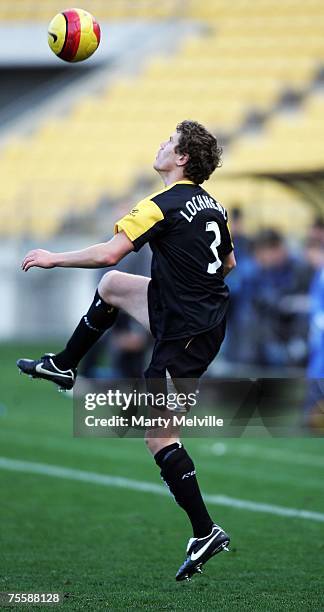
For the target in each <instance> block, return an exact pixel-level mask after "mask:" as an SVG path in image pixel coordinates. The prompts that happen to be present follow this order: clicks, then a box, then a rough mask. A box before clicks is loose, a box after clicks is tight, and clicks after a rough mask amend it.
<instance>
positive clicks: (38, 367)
mask: <svg viewBox="0 0 324 612" xmlns="http://www.w3.org/2000/svg"><path fill="white" fill-rule="evenodd" d="M53 356H54V353H46V354H45V355H43V357H41V358H40V359H36V360H33V359H18V361H17V366H18V368H19V370H20V372H21V373H23V374H27V375H28V376H29V377H30V378H43V379H44V380H51V381H52V382H53V383H55V384H56V385H58V386H59V389H63V390H64V391H67V390H69V389H72V387H73V385H74V383H75V379H76V375H77V371H76V368H73V369H71V370H59V368H57V367H56V365H55V364H54V362H53V359H52V357H53Z"/></svg>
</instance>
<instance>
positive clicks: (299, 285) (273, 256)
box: [251, 228, 312, 366]
mask: <svg viewBox="0 0 324 612" xmlns="http://www.w3.org/2000/svg"><path fill="white" fill-rule="evenodd" d="M254 254H255V259H256V263H257V266H256V268H255V271H254V273H253V275H252V278H251V282H252V286H251V291H252V292H253V293H252V310H253V314H252V318H251V331H252V336H253V346H254V350H255V354H254V362H255V363H257V364H259V365H264V366H303V365H305V364H306V358H307V332H308V314H307V311H308V299H307V295H308V291H309V285H310V282H311V278H312V269H311V267H310V266H309V265H308V264H307V263H305V262H304V261H299V260H298V259H296V258H295V257H293V256H292V255H291V254H290V253H289V251H288V249H287V246H286V243H285V241H284V239H283V237H282V235H281V234H280V233H279V232H278V231H276V230H275V229H272V228H269V229H266V230H263V231H261V232H260V233H259V234H258V235H257V236H256V238H255V241H254Z"/></svg>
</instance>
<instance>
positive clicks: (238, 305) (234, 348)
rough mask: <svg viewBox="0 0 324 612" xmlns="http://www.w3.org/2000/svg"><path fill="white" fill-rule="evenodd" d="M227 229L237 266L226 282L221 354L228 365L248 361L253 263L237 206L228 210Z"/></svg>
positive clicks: (240, 212)
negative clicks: (228, 292) (228, 301)
mask: <svg viewBox="0 0 324 612" xmlns="http://www.w3.org/2000/svg"><path fill="white" fill-rule="evenodd" d="M229 227H230V231H231V236H232V240H233V243H234V252H235V258H236V261H237V267H236V268H235V270H233V271H232V272H231V274H230V275H229V276H228V278H227V279H226V282H227V284H228V286H229V288H230V304H229V310H228V314H227V332H226V337H225V342H224V346H223V349H222V354H223V355H224V357H225V358H226V359H227V360H228V361H231V362H249V361H250V360H251V355H252V353H251V350H252V348H251V343H250V342H249V338H250V336H249V328H250V325H251V299H250V298H251V295H250V282H249V279H250V277H251V274H252V271H253V269H254V267H255V263H254V260H253V257H252V242H251V240H250V238H249V237H248V236H247V234H246V231H245V228H244V215H243V211H242V209H241V208H239V207H234V208H232V209H231V212H230V217H229Z"/></svg>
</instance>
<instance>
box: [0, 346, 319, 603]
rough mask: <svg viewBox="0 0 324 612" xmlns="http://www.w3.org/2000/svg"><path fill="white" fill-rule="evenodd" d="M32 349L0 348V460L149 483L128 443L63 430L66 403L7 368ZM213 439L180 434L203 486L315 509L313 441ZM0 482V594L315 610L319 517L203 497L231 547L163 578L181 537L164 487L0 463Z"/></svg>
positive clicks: (149, 467)
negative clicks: (187, 577)
mask: <svg viewBox="0 0 324 612" xmlns="http://www.w3.org/2000/svg"><path fill="white" fill-rule="evenodd" d="M42 349H43V350H44V349H48V347H39V346H38V347H37V346H34V347H30V346H29V347H28V346H18V345H17V346H12V345H6V346H2V347H1V348H0V363H1V397H0V403H1V406H0V443H1V451H0V455H1V456H2V457H6V458H10V459H19V460H22V461H32V462H38V463H42V464H44V463H45V464H50V465H56V466H57V465H58V466H63V467H69V468H74V469H79V470H86V471H91V472H97V473H100V474H110V475H113V476H123V477H127V478H130V479H134V480H142V481H148V482H153V483H156V484H160V477H159V473H158V471H157V469H156V466H155V464H154V462H153V461H152V459H151V458H150V456H149V454H148V452H147V451H146V449H145V448H144V445H143V442H142V441H141V440H119V439H91V440H90V439H74V438H73V437H72V406H71V400H70V399H68V398H66V397H65V396H64V395H63V394H59V393H57V391H56V389H55V387H54V386H51V385H50V384H48V383H46V382H43V381H30V380H29V379H28V378H26V377H23V376H21V377H19V376H18V371H17V370H16V367H15V360H16V358H17V357H20V356H29V355H31V356H35V357H36V356H37V355H38V354H40V351H41V350H42ZM54 349H55V347H54ZM218 443H219V440H218ZM212 444H213V441H212V440H211V439H205V440H202V439H199V440H198V439H188V440H187V441H186V447H187V448H188V450H189V451H190V452H191V454H192V456H193V458H194V460H195V463H196V467H197V471H198V475H199V479H200V483H201V487H202V489H203V491H204V492H206V493H211V494H223V495H228V496H230V497H235V498H239V499H243V500H252V501H255V502H263V503H269V504H275V505H278V506H284V507H290V508H297V509H304V510H313V511H316V512H320V513H323V512H324V486H323V484H324V478H323V467H324V459H323V440H321V439H306V438H304V439H289V440H284V439H270V438H264V439H259V440H258V439H247V438H241V439H238V440H225V441H224V447H223V448H222V447H221V446H220V447H219V446H218V448H220V449H221V453H220V454H214V453H212V452H211V446H212ZM276 451H278V453H276ZM294 458H296V461H295V460H294ZM0 486H1V506H0V507H1V510H0V512H1V546H0V551H1V552H0V556H1V576H0V583H1V584H0V591H11V592H12V591H15V592H32V591H35V592H40V591H43V592H50V591H60V592H64V593H66V594H67V597H66V600H65V603H64V605H63V606H62V608H64V609H66V610H168V611H170V612H171V611H173V610H205V611H209V610H237V611H240V612H241V611H242V610H262V611H267V612H268V611H272V610H278V611H282V610H289V611H293V610H296V611H297V610H309V611H310V610H311V611H312V612H315V611H318V610H324V597H323V596H324V586H323V584H324V583H323V577H324V576H323V574H324V569H323V568H324V565H323V559H324V523H323V522H316V521H312V520H305V519H301V518H287V517H283V516H275V515H273V514H266V513H260V512H251V511H249V510H246V509H239V508H234V507H233V508H230V507H224V506H216V505H214V506H210V510H211V513H212V515H213V517H214V519H215V521H216V522H219V523H220V524H221V525H222V526H224V528H225V529H226V530H227V531H228V532H229V533H230V534H231V537H232V544H231V551H230V553H222V554H221V555H218V556H216V557H215V558H214V559H212V560H211V561H210V562H209V563H208V564H207V565H206V567H205V571H204V574H203V575H202V576H196V577H195V578H194V579H193V580H192V581H191V582H190V583H176V582H175V579H174V576H175V573H176V571H177V569H178V567H179V565H180V564H181V563H182V562H183V560H184V548H185V545H186V542H187V539H188V538H189V537H190V536H191V532H190V529H189V525H188V522H187V519H186V516H185V515H184V513H183V512H182V510H181V509H180V508H179V507H178V506H177V505H176V504H175V503H174V501H173V499H172V498H171V496H170V497H169V496H167V495H166V496H160V495H157V494H155V493H151V492H145V493H144V492H142V493H141V492H138V491H133V490H127V489H121V488H114V487H108V486H102V485H99V484H94V483H90V482H78V481H75V480H67V479H61V478H58V477H49V476H47V475H37V474H28V473H23V472H12V471H7V470H5V469H0ZM57 608H61V606H57ZM19 609H22V610H23V609H29V610H31V609H35V610H39V609H41V607H40V606H38V607H36V606H34V608H33V607H31V606H29V607H28V606H24V607H23V606H20V608H19ZM42 609H45V606H42ZM54 609H55V608H54Z"/></svg>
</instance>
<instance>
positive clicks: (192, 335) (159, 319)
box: [17, 121, 235, 580]
mask: <svg viewBox="0 0 324 612" xmlns="http://www.w3.org/2000/svg"><path fill="white" fill-rule="evenodd" d="M220 160H221V149H220V148H219V147H218V144H217V140H216V138H214V136H213V135H212V134H210V133H209V132H208V131H207V130H206V128H205V127H204V126H202V125H200V124H199V123H197V122H195V121H183V122H182V123H180V124H179V125H178V126H177V128H176V130H175V131H174V133H173V134H172V136H170V138H169V140H168V141H166V142H163V143H162V144H161V145H160V148H159V151H158V153H157V156H156V159H155V162H154V169H155V170H156V171H157V172H158V173H159V175H160V177H161V178H162V180H163V182H164V185H165V187H164V189H162V190H161V191H159V192H157V193H154V194H152V195H150V196H149V197H147V198H145V199H144V200H142V201H141V202H139V203H138V204H137V205H136V206H135V207H134V208H133V209H132V210H131V211H130V213H129V214H127V215H126V216H124V217H123V218H122V219H120V220H119V221H117V223H116V225H115V235H114V237H113V238H112V239H111V240H109V241H108V242H106V243H102V244H96V245H94V246H90V247H89V248H86V249H84V250H81V251H74V252H66V253H53V252H49V251H45V250H42V249H36V250H32V251H30V252H29V253H27V255H26V256H25V258H24V260H23V262H22V269H23V270H24V271H25V272H27V271H28V270H30V268H32V267H35V266H36V267H39V268H54V267H57V266H60V267H66V268H100V267H107V266H114V265H115V264H116V263H117V262H119V261H120V260H121V259H122V258H123V257H125V256H126V255H127V254H128V253H130V252H131V251H138V250H139V249H140V248H141V247H142V246H143V245H144V244H145V243H146V242H149V244H150V247H151V249H152V251H153V258H152V274H151V276H152V278H151V279H150V278H146V277H144V276H137V275H132V274H125V273H122V272H117V271H110V272H107V273H106V274H105V275H104V276H103V278H102V280H101V281H100V283H99V285H98V288H97V291H96V293H95V296H94V299H93V302H92V304H91V306H90V308H89V310H88V312H87V313H86V314H85V315H84V316H83V317H82V319H81V321H80V323H79V324H78V326H77V328H76V329H75V331H74V332H73V334H72V336H71V338H70V339H69V341H68V343H67V345H66V347H65V349H64V350H63V351H62V352H60V353H58V354H57V355H53V354H51V353H47V354H45V355H44V356H43V357H41V358H40V359H37V360H31V359H19V360H18V362H17V365H18V367H19V368H20V370H21V371H22V372H24V373H25V374H29V375H31V376H33V377H34V378H44V379H46V380H50V381H53V382H54V383H56V384H58V385H59V386H60V387H62V388H64V389H71V388H72V387H73V385H74V383H75V379H76V375H77V370H76V368H77V365H78V363H79V361H80V360H81V359H82V357H84V355H85V354H86V353H87V351H89V349H90V348H91V347H92V346H93V344H94V343H95V342H96V341H97V340H98V339H99V338H100V337H101V336H102V334H104V333H105V332H106V331H107V329H109V328H110V327H111V326H112V325H113V324H114V322H115V320H116V317H117V315H118V311H119V309H121V310H123V311H125V312H126V313H128V314H129V315H131V316H132V317H134V319H136V320H137V321H139V322H140V323H141V324H142V325H143V326H144V327H145V328H146V329H148V330H150V331H151V333H152V334H153V336H154V338H155V345H154V349H153V353H152V358H151V362H150V365H149V367H148V369H147V370H146V372H145V377H146V379H147V380H148V381H150V380H155V379H165V377H166V375H168V376H170V377H171V379H172V380H177V379H178V380H184V379H199V378H200V377H201V375H202V374H203V373H204V372H205V371H206V369H207V367H208V365H209V364H210V363H211V361H212V360H213V359H214V357H215V356H216V355H217V353H218V351H219V349H220V346H221V343H222V341H223V338H224V334H225V318H226V310H227V306H228V297H229V291H228V288H227V286H226V284H225V282H224V277H225V276H226V275H227V274H228V273H229V272H230V271H231V270H232V268H234V266H235V257H234V253H233V245H232V242H231V237H230V233H229V230H228V226H227V213H226V211H225V209H224V208H223V207H222V206H221V205H220V204H219V203H218V202H217V201H216V200H215V199H214V198H212V197H211V196H210V195H209V194H208V193H207V192H206V191H205V190H204V189H203V188H202V187H201V184H202V183H203V182H204V181H205V180H207V179H208V178H209V176H210V175H211V173H212V172H213V171H214V170H215V169H216V168H217V167H218V166H219V165H220ZM169 434H170V435H169V437H168V433H167V434H165V433H164V434H163V436H161V435H159V433H156V431H155V433H154V432H152V430H149V431H147V433H146V442H147V445H148V448H149V450H150V451H151V452H152V454H153V455H154V459H155V461H156V463H157V465H158V466H159V468H160V469H161V476H162V478H163V479H164V481H165V482H166V484H167V485H168V486H169V488H170V491H171V492H172V494H173V495H174V498H175V500H176V501H177V503H178V504H179V505H180V506H181V507H182V508H183V510H184V511H185V512H186V513H187V515H188V517H189V520H190V522H191V525H192V529H193V537H192V538H190V540H189V543H188V546H187V551H186V559H185V561H184V563H183V565H182V566H181V567H180V569H179V570H178V572H177V575H176V579H177V580H184V579H186V578H187V579H190V577H191V576H192V575H193V574H194V573H195V572H200V571H201V566H202V565H203V564H204V563H206V561H208V560H209V559H210V558H211V557H212V556H213V555H215V554H217V553H218V552H221V551H222V550H224V549H226V548H227V545H228V543H229V540H230V538H229V536H228V535H227V534H226V533H225V531H224V530H223V529H222V528H221V527H219V526H218V525H216V524H215V523H214V521H213V520H212V518H211V517H210V515H209V513H208V511H207V508H206V506H205V503H204V501H203V498H202V495H201V493H200V489H199V486H198V482H197V478H196V471H195V467H194V464H193V462H192V459H191V458H190V456H189V455H188V453H187V452H186V450H185V448H184V447H183V445H182V443H181V442H180V439H179V432H175V431H174V429H171V430H170V432H169Z"/></svg>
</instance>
